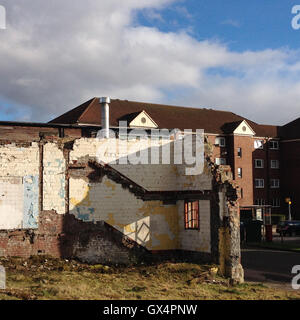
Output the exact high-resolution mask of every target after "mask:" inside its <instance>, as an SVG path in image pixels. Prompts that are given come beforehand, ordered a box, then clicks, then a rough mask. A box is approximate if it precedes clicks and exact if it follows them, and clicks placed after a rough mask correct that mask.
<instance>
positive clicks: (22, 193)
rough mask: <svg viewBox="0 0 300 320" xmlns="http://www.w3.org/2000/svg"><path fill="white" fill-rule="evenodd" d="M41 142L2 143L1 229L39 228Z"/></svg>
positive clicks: (0, 175) (0, 180) (0, 173)
mask: <svg viewBox="0 0 300 320" xmlns="http://www.w3.org/2000/svg"><path fill="white" fill-rule="evenodd" d="M38 182H39V145H38V143H36V142H32V143H23V144H21V143H9V144H1V145H0V193H1V195H0V196H1V200H0V209H1V212H2V213H3V215H2V217H1V222H0V229H16V228H37V227H38V225H37V217H38V194H39V191H38Z"/></svg>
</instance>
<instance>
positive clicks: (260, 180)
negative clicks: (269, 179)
mask: <svg viewBox="0 0 300 320" xmlns="http://www.w3.org/2000/svg"><path fill="white" fill-rule="evenodd" d="M257 182H258V185H257V184H256V183H257ZM254 186H255V188H256V189H263V188H264V187H265V180H264V179H254Z"/></svg>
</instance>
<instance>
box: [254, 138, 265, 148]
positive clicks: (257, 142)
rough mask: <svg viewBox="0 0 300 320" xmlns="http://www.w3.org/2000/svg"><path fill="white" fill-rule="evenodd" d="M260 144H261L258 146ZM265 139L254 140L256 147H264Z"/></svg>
mask: <svg viewBox="0 0 300 320" xmlns="http://www.w3.org/2000/svg"><path fill="white" fill-rule="evenodd" d="M258 144H259V146H257V145H258ZM263 148H264V141H263V140H254V149H263Z"/></svg>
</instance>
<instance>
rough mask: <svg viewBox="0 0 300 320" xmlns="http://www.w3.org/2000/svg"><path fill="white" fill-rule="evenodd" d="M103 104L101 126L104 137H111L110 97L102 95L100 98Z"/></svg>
mask: <svg viewBox="0 0 300 320" xmlns="http://www.w3.org/2000/svg"><path fill="white" fill-rule="evenodd" d="M99 103H100V105H101V126H102V130H103V131H102V132H103V133H104V138H109V104H110V98H109V97H102V98H100V99H99Z"/></svg>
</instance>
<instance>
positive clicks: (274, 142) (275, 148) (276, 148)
mask: <svg viewBox="0 0 300 320" xmlns="http://www.w3.org/2000/svg"><path fill="white" fill-rule="evenodd" d="M273 144H275V145H276V147H274V145H273ZM272 145H273V146H272ZM269 149H270V150H279V141H277V140H271V141H269Z"/></svg>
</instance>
